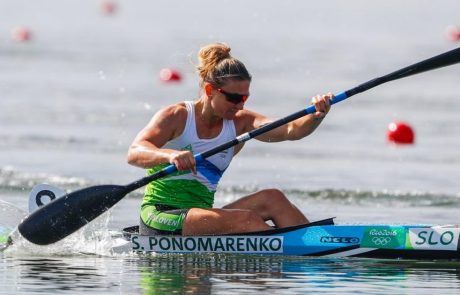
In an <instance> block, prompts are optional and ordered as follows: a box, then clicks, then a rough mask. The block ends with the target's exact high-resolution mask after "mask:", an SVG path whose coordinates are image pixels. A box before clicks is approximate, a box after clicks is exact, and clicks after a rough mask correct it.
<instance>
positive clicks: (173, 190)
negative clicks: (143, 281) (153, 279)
mask: <svg viewBox="0 0 460 295" xmlns="http://www.w3.org/2000/svg"><path fill="white" fill-rule="evenodd" d="M198 59H199V65H198V66H197V70H198V73H199V77H200V87H201V96H200V97H199V98H197V99H196V100H194V101H184V102H179V103H176V104H173V105H170V106H167V107H165V108H163V109H161V110H159V111H158V112H157V113H156V114H155V115H154V116H153V118H152V119H151V121H150V122H149V123H148V124H147V126H145V127H144V129H142V130H141V131H140V133H139V134H138V135H137V137H136V138H135V139H134V141H133V143H132V144H131V146H130V148H129V151H128V162H129V163H130V164H132V165H135V166H138V167H142V168H146V169H148V170H147V173H148V174H152V173H155V172H156V171H159V170H160V169H162V168H164V167H165V166H167V165H169V164H174V165H176V167H177V170H178V171H177V172H176V173H173V174H171V175H169V176H167V177H163V178H161V179H158V180H156V181H153V182H152V183H150V184H149V185H148V186H147V187H146V190H145V195H144V199H143V202H142V205H141V214H140V217H141V221H140V232H141V234H146V235H152V234H182V235H206V234H231V233H239V232H252V231H263V230H268V229H271V228H272V227H271V226H270V225H269V224H267V223H266V222H267V221H269V220H271V221H272V222H273V224H274V225H275V226H276V227H278V228H282V227H289V226H294V225H299V224H305V223H308V222H309V221H308V219H307V218H306V217H305V216H304V214H302V212H301V211H300V210H299V209H298V208H297V207H296V206H295V205H293V204H292V203H291V202H290V201H289V200H288V199H287V198H286V196H285V195H284V194H283V193H282V192H281V191H280V190H278V189H272V188H271V189H264V190H261V191H258V192H255V193H252V194H250V195H247V196H244V197H242V198H240V199H238V200H236V201H234V202H232V203H230V204H228V205H226V206H224V207H223V208H213V203H214V194H215V192H216V189H217V185H218V183H219V180H220V178H221V177H222V174H223V173H224V171H225V170H226V169H227V167H228V166H229V164H230V162H231V160H232V159H233V157H234V156H235V155H236V154H237V153H238V152H239V151H240V150H241V149H242V148H243V145H244V144H239V145H237V146H235V147H233V148H229V149H228V150H225V151H223V152H220V153H218V154H216V155H213V156H211V157H209V158H207V159H205V160H203V161H199V162H197V163H196V162H195V159H194V157H193V155H194V154H196V153H202V152H204V151H207V150H209V149H211V148H213V147H216V146H218V145H220V144H222V143H225V142H227V141H230V140H232V139H234V138H235V137H236V136H238V135H240V134H243V133H245V132H248V131H251V130H253V129H255V128H258V127H260V126H262V125H264V124H267V123H270V122H271V120H270V119H269V118H267V117H266V116H264V115H262V114H259V113H256V112H253V111H250V110H247V109H244V104H245V102H246V100H247V99H248V97H249V86H250V84H251V75H250V74H249V72H248V71H247V69H246V67H245V66H244V64H243V63H242V62H241V61H239V60H237V59H236V58H233V57H232V56H231V55H230V47H228V46H227V45H225V44H221V43H214V44H210V45H207V46H205V47H203V48H201V50H200V51H199V54H198ZM332 97H333V96H332V94H327V95H317V96H315V97H313V98H312V104H314V106H315V108H316V113H314V114H311V115H307V116H304V117H302V118H300V119H297V120H295V121H292V122H290V123H287V124H285V125H283V126H281V127H278V128H276V129H273V130H271V131H269V132H266V133H265V134H262V135H260V136H258V137H257V138H256V139H258V140H260V141H263V142H279V141H284V140H298V139H301V138H303V137H305V136H307V135H309V134H311V133H312V132H313V131H314V130H315V129H316V128H317V127H318V126H319V124H320V123H321V121H322V120H323V119H324V117H325V116H326V114H327V112H328V111H329V108H330V99H331V98H332Z"/></svg>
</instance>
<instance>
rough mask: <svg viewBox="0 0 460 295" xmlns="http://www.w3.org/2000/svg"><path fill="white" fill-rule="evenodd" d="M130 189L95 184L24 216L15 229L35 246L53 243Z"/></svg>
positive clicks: (106, 207) (86, 221) (90, 218)
mask: <svg viewBox="0 0 460 295" xmlns="http://www.w3.org/2000/svg"><path fill="white" fill-rule="evenodd" d="M129 192H130V190H129V189H128V188H127V187H125V186H120V185H99V186H93V187H89V188H85V189H81V190H78V191H75V192H72V193H69V194H67V195H65V196H63V197H61V198H58V199H55V200H54V201H52V202H50V203H48V204H46V205H45V206H43V207H41V208H39V209H37V210H36V211H35V212H33V213H32V214H30V215H29V216H27V217H26V218H25V219H24V220H23V221H22V222H21V223H20V224H19V226H18V229H19V232H20V233H21V235H22V236H23V237H24V238H26V239H27V240H29V241H30V242H32V243H34V244H37V245H49V244H52V243H55V242H57V241H59V240H61V239H63V238H65V237H66V236H68V235H70V234H71V233H73V232H75V231H77V230H78V229H79V228H81V227H82V226H84V225H85V224H87V223H88V222H90V221H91V220H93V219H94V218H96V217H98V216H99V215H101V214H102V213H104V212H105V211H107V210H108V209H109V208H110V207H112V206H113V205H115V204H116V203H117V202H118V201H120V200H121V199H122V198H123V197H124V196H125V195H126V194H127V193H129Z"/></svg>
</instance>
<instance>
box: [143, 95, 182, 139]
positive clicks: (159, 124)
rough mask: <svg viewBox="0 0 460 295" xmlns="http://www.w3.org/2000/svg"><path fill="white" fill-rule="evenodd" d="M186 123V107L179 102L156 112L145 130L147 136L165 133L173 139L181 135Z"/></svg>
mask: <svg viewBox="0 0 460 295" xmlns="http://www.w3.org/2000/svg"><path fill="white" fill-rule="evenodd" d="M186 121H187V107H186V106H185V103H184V102H180V103H176V104H173V105H169V106H166V107H163V108H162V109H160V110H159V111H157V112H156V113H155V115H154V116H153V118H152V119H151V120H150V122H149V124H148V125H147V126H146V128H145V129H146V130H147V131H148V133H149V134H150V133H153V134H158V133H167V134H169V135H168V136H169V137H170V138H173V137H175V136H177V135H178V134H181V133H182V130H183V129H184V126H185V122H186Z"/></svg>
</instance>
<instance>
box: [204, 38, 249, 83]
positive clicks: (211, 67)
mask: <svg viewBox="0 0 460 295" xmlns="http://www.w3.org/2000/svg"><path fill="white" fill-rule="evenodd" d="M230 50H231V49H230V47H228V46H227V45H226V44H223V43H212V44H209V45H206V46H204V47H202V48H201V49H200V51H199V53H198V61H199V65H198V66H197V67H196V68H197V71H198V74H199V75H200V83H201V84H202V83H204V82H208V83H211V84H212V85H214V86H216V87H220V86H223V85H225V83H227V82H228V81H229V80H239V81H242V80H247V81H251V78H252V77H251V74H249V72H248V70H247V69H246V67H245V66H244V64H243V63H242V62H241V61H239V60H237V59H236V58H234V57H232V56H231V55H230Z"/></svg>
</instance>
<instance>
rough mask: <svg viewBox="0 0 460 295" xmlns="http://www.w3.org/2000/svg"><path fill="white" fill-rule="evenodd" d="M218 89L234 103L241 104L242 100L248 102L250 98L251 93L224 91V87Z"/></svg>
mask: <svg viewBox="0 0 460 295" xmlns="http://www.w3.org/2000/svg"><path fill="white" fill-rule="evenodd" d="M216 90H217V91H219V92H220V93H222V94H223V95H225V98H226V99H227V101H229V102H231V103H234V104H239V103H241V102H246V100H248V98H249V95H246V94H238V93H229V92H226V91H224V90H223V89H222V88H216Z"/></svg>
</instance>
